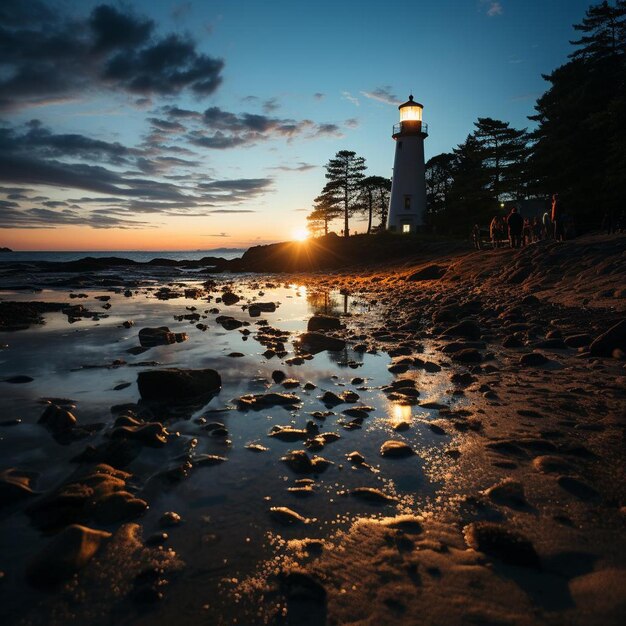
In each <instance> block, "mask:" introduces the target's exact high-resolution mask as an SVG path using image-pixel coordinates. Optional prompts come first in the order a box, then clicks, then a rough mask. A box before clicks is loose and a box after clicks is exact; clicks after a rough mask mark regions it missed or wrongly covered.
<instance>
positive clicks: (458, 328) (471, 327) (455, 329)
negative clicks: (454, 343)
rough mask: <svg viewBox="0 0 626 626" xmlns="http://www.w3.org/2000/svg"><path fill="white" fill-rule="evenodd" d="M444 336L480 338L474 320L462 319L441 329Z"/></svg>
mask: <svg viewBox="0 0 626 626" xmlns="http://www.w3.org/2000/svg"><path fill="white" fill-rule="evenodd" d="M442 334H443V336H444V337H466V338H467V339H480V327H479V326H478V324H476V322H472V321H471V320H463V321H462V322H459V323H458V324H455V325H454V326H450V328H447V329H446V330H444V331H443V333H442Z"/></svg>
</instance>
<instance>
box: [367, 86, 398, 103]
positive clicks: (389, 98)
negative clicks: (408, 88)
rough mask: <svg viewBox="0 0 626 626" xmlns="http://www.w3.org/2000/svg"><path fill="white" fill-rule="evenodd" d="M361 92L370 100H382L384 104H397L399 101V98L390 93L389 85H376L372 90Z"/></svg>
mask: <svg viewBox="0 0 626 626" xmlns="http://www.w3.org/2000/svg"><path fill="white" fill-rule="evenodd" d="M361 94H362V95H363V96H365V97H366V98H369V99H370V100H377V101H378V102H383V103H384V104H393V105H398V104H400V102H401V101H400V98H398V96H396V95H395V94H394V93H392V91H391V87H390V86H389V85H387V86H384V87H377V88H376V89H373V90H372V91H362V92H361Z"/></svg>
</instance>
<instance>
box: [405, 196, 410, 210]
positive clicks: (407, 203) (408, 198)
mask: <svg viewBox="0 0 626 626" xmlns="http://www.w3.org/2000/svg"><path fill="white" fill-rule="evenodd" d="M404 208H405V209H407V210H408V209H410V208H411V196H404Z"/></svg>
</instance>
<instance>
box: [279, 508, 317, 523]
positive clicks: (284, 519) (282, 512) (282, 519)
mask: <svg viewBox="0 0 626 626" xmlns="http://www.w3.org/2000/svg"><path fill="white" fill-rule="evenodd" d="M270 515H271V517H272V519H273V520H274V521H276V522H278V523H279V524H284V525H285V526H291V525H293V524H308V523H309V522H310V521H311V520H309V519H308V518H306V517H303V516H302V515H300V514H299V513H296V512H295V511H294V510H292V509H289V508H287V507H286V506H273V507H270Z"/></svg>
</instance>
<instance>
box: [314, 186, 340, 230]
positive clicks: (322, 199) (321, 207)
mask: <svg viewBox="0 0 626 626" xmlns="http://www.w3.org/2000/svg"><path fill="white" fill-rule="evenodd" d="M340 214H341V209H340V208H339V207H337V206H336V205H335V204H334V203H333V197H332V195H329V194H324V193H322V194H321V195H319V196H317V198H315V204H314V206H313V210H312V211H311V213H309V214H308V215H307V218H306V219H307V222H308V224H307V228H308V230H309V231H310V232H311V234H313V235H319V234H322V233H323V234H324V235H328V224H330V222H332V221H333V220H334V219H336V218H337V217H339V215H340Z"/></svg>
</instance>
